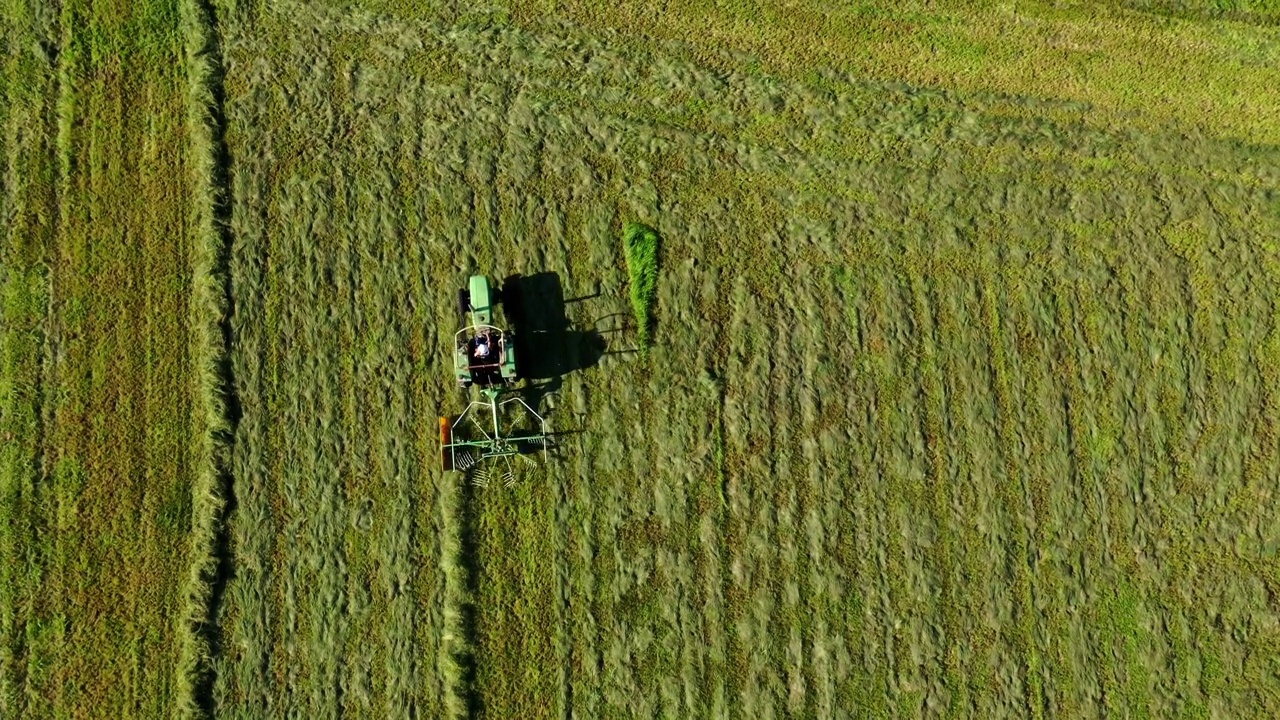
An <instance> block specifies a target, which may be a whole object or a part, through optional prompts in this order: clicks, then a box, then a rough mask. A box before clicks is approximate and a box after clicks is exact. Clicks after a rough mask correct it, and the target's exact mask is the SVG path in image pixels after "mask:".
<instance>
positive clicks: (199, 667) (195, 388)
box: [175, 0, 232, 718]
mask: <svg viewBox="0 0 1280 720" xmlns="http://www.w3.org/2000/svg"><path fill="white" fill-rule="evenodd" d="M178 11H179V22H180V27H181V32H182V38H183V45H184V58H183V59H184V67H185V69H186V79H187V98H186V101H187V138H188V144H189V156H188V157H189V164H188V170H189V173H190V187H191V198H190V213H191V215H190V220H189V222H190V232H191V234H192V241H191V246H190V253H191V255H190V257H191V300H190V305H189V308H188V312H189V313H190V320H189V321H188V326H187V327H188V332H189V333H190V335H189V342H190V343H191V351H190V352H191V358H192V371H191V372H192V376H193V377H192V392H193V393H194V397H193V401H192V413H193V422H192V425H191V428H192V437H191V448H192V449H191V456H192V463H193V465H194V471H193V473H192V477H191V529H190V549H189V556H188V562H189V566H188V571H187V577H186V580H185V584H184V588H183V605H182V611H181V612H180V613H179V614H178V617H177V618H176V620H177V623H178V627H177V632H178V637H179V643H180V651H179V656H178V664H177V667H176V678H175V682H176V684H177V687H178V691H177V698H178V699H177V702H178V714H179V715H181V716H182V717H188V718H190V717H199V716H204V715H207V714H209V713H208V711H209V710H210V709H211V707H212V698H211V696H210V693H211V685H210V682H211V678H210V674H211V673H212V671H213V667H212V658H211V656H210V653H211V647H210V636H211V633H212V632H213V627H212V625H213V623H214V622H216V618H215V617H214V612H215V608H213V607H211V603H212V602H213V600H214V590H215V583H217V582H218V573H219V565H220V563H221V562H222V557H221V556H220V552H219V546H220V544H221V543H220V537H221V536H222V534H223V533H224V532H225V528H224V527H222V523H223V515H224V513H223V510H224V507H225V506H226V502H227V489H226V488H227V485H228V484H229V482H230V475H229V473H230V467H229V463H230V442H231V433H232V427H231V419H230V416H229V403H228V397H227V396H228V393H229V392H231V391H232V388H231V387H230V378H229V376H228V375H227V369H228V364H227V353H228V347H227V341H228V340H229V336H228V335H227V334H225V332H224V322H225V321H226V319H227V306H228V298H227V288H228V287H229V285H228V278H227V275H226V273H227V252H228V250H229V248H228V242H229V236H228V234H227V232H228V229H227V228H226V226H225V225H224V223H223V221H222V218H221V217H220V213H221V209H222V208H223V207H224V205H225V190H224V184H225V180H226V178H225V168H224V167H223V165H222V148H221V146H220V143H221V138H222V130H221V128H220V126H219V123H220V121H221V114H222V110H221V107H220V106H219V102H220V97H219V95H220V90H219V89H218V88H217V84H218V83H220V82H221V73H222V68H221V67H220V61H219V50H218V46H217V42H218V40H217V38H216V37H215V36H214V34H213V30H212V26H211V24H212V20H213V18H212V17H211V13H212V12H213V11H212V9H211V8H209V7H207V6H205V5H204V4H203V3H202V2H201V0H180V1H179V4H178Z"/></svg>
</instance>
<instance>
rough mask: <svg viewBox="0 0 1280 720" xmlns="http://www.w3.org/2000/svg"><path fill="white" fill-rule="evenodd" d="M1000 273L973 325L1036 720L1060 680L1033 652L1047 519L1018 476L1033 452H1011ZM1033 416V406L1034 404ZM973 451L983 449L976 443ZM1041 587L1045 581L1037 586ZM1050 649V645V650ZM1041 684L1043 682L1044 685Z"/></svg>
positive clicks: (1013, 373)
mask: <svg viewBox="0 0 1280 720" xmlns="http://www.w3.org/2000/svg"><path fill="white" fill-rule="evenodd" d="M1002 271H1003V268H1001V269H1000V270H995V271H994V272H995V273H997V274H995V275H994V276H993V274H992V273H993V271H992V270H990V269H989V270H987V271H986V273H984V275H983V277H982V288H981V290H980V302H981V308H980V317H979V318H974V320H975V321H978V320H980V321H981V325H982V326H983V327H984V329H985V336H986V345H987V347H986V352H987V353H988V357H989V358H990V371H989V373H988V374H987V378H988V382H989V386H988V387H989V388H990V390H991V392H992V395H993V396H994V401H995V402H994V406H995V407H994V410H995V412H994V424H995V428H994V432H995V436H996V438H998V443H988V444H987V445H986V446H987V447H993V446H994V447H998V448H1000V450H998V451H997V453H996V455H997V456H998V461H997V462H998V463H999V465H1000V467H999V469H998V470H996V472H998V473H999V474H1000V475H1001V476H1002V477H1001V478H1000V482H999V483H998V489H997V490H996V495H997V497H998V499H999V502H1000V504H1001V505H1002V506H1003V509H1004V513H1005V514H1006V515H1007V518H1008V520H1007V522H1008V523H1009V525H1010V527H1008V529H1007V532H1008V533H1009V535H1011V536H1012V537H1011V542H1010V544H1011V546H1012V547H1011V548H1010V550H1009V555H1010V558H1009V572H1010V573H1011V577H1010V578H1009V582H1010V584H1011V585H1012V591H1013V598H1012V603H1013V605H1014V607H1013V614H1014V622H1015V624H1016V625H1017V628H1018V637H1017V639H1016V640H1015V641H1014V643H1012V644H1013V646H1014V648H1015V652H1017V653H1018V655H1019V656H1020V658H1021V659H1020V661H1019V662H1020V664H1021V665H1022V671H1023V674H1024V680H1023V682H1024V683H1025V685H1026V688H1027V696H1026V698H1025V702H1026V705H1027V709H1028V710H1029V711H1030V712H1031V714H1032V715H1033V716H1036V717H1042V716H1043V714H1044V711H1045V707H1046V705H1047V698H1046V688H1052V687H1053V686H1055V685H1058V682H1057V681H1058V680H1061V675H1060V674H1056V675H1055V672H1054V670H1053V669H1052V665H1051V667H1050V669H1048V670H1046V669H1045V668H1044V665H1045V662H1044V658H1043V656H1042V654H1041V652H1040V650H1039V648H1038V647H1037V642H1036V632H1035V628H1036V627H1037V626H1039V625H1041V622H1042V620H1043V617H1042V616H1041V615H1040V613H1039V612H1037V603H1036V599H1035V598H1036V582H1033V578H1036V579H1040V578H1043V577H1044V576H1045V575H1048V574H1050V573H1042V572H1034V573H1033V572H1032V571H1033V570H1035V569H1037V568H1036V566H1037V565H1038V563H1037V562H1035V561H1034V560H1033V557H1034V556H1033V553H1035V555H1042V554H1043V553H1044V552H1045V550H1046V549H1047V546H1046V540H1047V538H1045V537H1043V535H1042V536H1041V537H1039V538H1033V535H1034V534H1036V533H1037V532H1038V529H1039V528H1042V527H1044V526H1045V524H1046V523H1047V520H1048V518H1046V517H1044V516H1042V515H1041V514H1038V513H1037V508H1036V507H1035V502H1034V501H1033V500H1032V499H1031V498H1030V492H1031V490H1030V488H1029V487H1028V485H1029V480H1028V478H1027V477H1026V475H1027V474H1029V473H1032V472H1035V470H1030V469H1028V470H1020V467H1022V468H1026V467H1027V464H1028V462H1029V461H1030V462H1035V460H1036V459H1038V458H1037V454H1036V453H1035V452H1034V451H1032V454H1031V456H1030V457H1027V456H1020V455H1018V454H1015V452H1016V451H1015V448H1017V447H1019V445H1021V443H1020V438H1019V437H1018V435H1017V433H1018V427H1017V425H1018V418H1019V416H1021V415H1022V414H1023V413H1020V412H1018V410H1017V409H1018V408H1025V407H1027V406H1028V403H1026V402H1023V403H1017V402H1016V400H1015V390H1014V382H1015V381H1016V380H1017V379H1023V380H1024V381H1025V376H1023V377H1022V378H1019V375H1018V370H1017V369H1011V367H1010V365H1011V363H1010V361H1009V352H1008V349H1007V346H1006V343H1005V341H1004V336H1005V334H1006V333H1005V331H1004V328H1003V322H1004V317H1003V316H1002V312H1001V303H1000V290H999V285H998V284H999V283H1001V282H1002V280H1003V278H1004V276H1003V273H1002ZM1031 371H1032V372H1034V369H1031ZM1036 411H1039V405H1038V403H1036ZM977 446H978V447H982V446H983V445H982V443H978V445H977ZM1028 525H1030V527H1028ZM1032 528H1035V529H1036V530H1033V529H1032ZM1050 572H1051V571H1050ZM1041 582H1045V581H1044V580H1041ZM1054 604H1056V603H1054ZM1052 645H1053V644H1052V643H1050V647H1052ZM1059 660H1060V658H1059ZM1046 679H1049V681H1048V682H1046ZM1059 687H1061V686H1060V685H1059Z"/></svg>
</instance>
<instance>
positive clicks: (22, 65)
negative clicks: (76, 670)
mask: <svg viewBox="0 0 1280 720" xmlns="http://www.w3.org/2000/svg"><path fill="white" fill-rule="evenodd" d="M24 10H26V9H25V8H24ZM32 20H33V18H32V17H31V16H30V15H29V14H28V13H27V12H15V13H14V14H12V15H6V16H5V18H4V19H3V20H0V33H2V34H3V41H2V49H3V51H4V52H3V55H2V56H0V75H2V76H3V78H4V82H3V84H2V91H3V95H2V96H0V98H2V99H3V100H2V102H0V104H2V105H3V106H4V107H3V110H0V148H3V154H2V155H0V168H2V175H0V715H4V716H6V717H23V716H25V715H26V713H27V709H28V708H29V707H30V705H31V703H32V701H33V698H32V696H31V692H30V690H29V685H28V679H29V678H31V677H32V676H35V677H37V678H39V677H40V676H41V675H43V674H44V673H45V672H47V670H46V668H47V667H48V663H49V656H48V654H47V653H46V652H43V650H44V648H43V647H42V643H41V640H42V638H43V636H44V634H45V631H44V628H43V626H42V625H40V624H38V623H37V622H35V621H34V618H33V617H32V611H33V608H34V606H35V603H36V602H37V599H38V596H39V593H40V585H41V582H42V579H43V574H44V572H45V568H46V567H47V547H48V545H47V540H46V541H43V542H42V541H41V540H40V538H42V537H47V535H46V530H47V524H46V520H45V517H44V515H43V513H42V508H41V502H42V500H41V498H40V496H39V490H40V488H39V484H40V477H41V474H42V469H41V465H42V430H41V425H42V409H43V401H42V393H43V385H42V376H41V374H42V368H41V359H42V357H43V352H44V345H45V333H44V323H45V317H46V314H47V306H48V289H47V265H46V258H47V254H48V252H49V248H50V247H51V246H52V244H53V243H52V239H53V233H54V230H55V228H54V225H53V223H52V222H51V220H52V219H53V218H54V217H56V213H57V209H56V197H55V186H56V184H57V176H56V170H55V168H56V164H55V158H56V155H55V149H54V145H53V142H52V137H51V134H50V133H49V132H48V128H49V127H50V125H51V123H52V119H53V109H54V103H55V102H56V97H57V90H56V88H57V85H56V82H55V77H56V69H55V68H54V66H53V64H52V63H51V62H50V61H49V59H48V58H44V57H38V56H36V55H35V54H34V53H24V52H23V49H24V48H28V47H30V46H31V45H33V44H35V43H34V41H35V40H36V39H37V38H39V37H42V36H43V32H44V31H45V30H47V28H44V27H41V26H40V25H38V24H37V23H34V22H32Z"/></svg>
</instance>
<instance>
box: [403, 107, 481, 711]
mask: <svg viewBox="0 0 1280 720" xmlns="http://www.w3.org/2000/svg"><path fill="white" fill-rule="evenodd" d="M431 97H432V95H431V91H430V89H429V88H417V89H415V90H414V91H413V92H407V93H403V94H402V95H401V96H400V100H401V106H400V126H401V127H402V128H405V127H412V128H413V129H412V130H411V131H407V132H402V133H401V134H400V137H401V139H402V147H401V150H400V159H399V168H398V175H399V177H400V178H401V182H400V185H399V190H400V192H401V194H402V196H403V199H402V202H403V205H404V217H405V221H404V222H405V224H404V233H405V243H406V252H405V255H406V257H407V259H408V262H407V263H406V265H407V267H406V284H407V298H406V301H407V302H409V304H410V306H411V308H412V311H411V313H410V319H411V320H412V322H411V323H410V325H409V327H408V329H407V331H406V335H407V339H406V342H407V346H408V351H409V362H410V367H411V368H412V371H413V375H412V376H411V377H410V378H409V379H408V380H407V384H408V387H410V388H411V394H410V396H409V398H408V401H407V402H408V404H409V406H410V408H411V409H412V415H413V418H414V421H415V422H414V429H413V432H412V437H413V439H414V446H413V448H412V449H411V451H410V452H411V457H412V458H414V460H415V461H416V463H417V467H418V472H417V473H407V477H406V478H404V480H403V481H402V482H412V483H413V484H414V487H412V488H410V489H409V497H410V501H409V505H410V507H409V513H410V515H409V520H408V522H410V523H411V524H412V529H413V532H412V536H411V537H410V538H409V543H410V544H409V547H408V548H407V552H408V560H409V562H410V564H411V568H410V570H411V572H410V574H409V577H410V581H411V586H412V588H413V592H412V593H410V594H409V595H410V596H409V598H408V599H407V600H406V603H405V604H406V605H408V607H407V608H404V609H400V610H397V611H396V612H397V613H399V612H407V613H413V616H414V618H415V620H414V624H413V632H412V634H411V635H409V637H407V638H390V637H388V638H384V644H386V645H387V646H388V647H390V648H395V647H396V646H397V644H399V643H404V644H406V645H408V646H409V647H410V648H411V649H412V652H414V653H415V654H416V656H417V657H416V659H415V667H414V672H412V674H411V675H410V677H409V678H408V682H409V685H408V686H407V687H401V686H399V685H398V683H397V682H395V681H393V680H390V679H389V680H388V692H387V698H386V701H387V703H388V705H390V704H391V703H393V702H394V703H396V708H395V709H404V710H406V711H408V712H411V713H412V712H416V713H418V714H419V715H420V716H424V717H442V716H445V712H446V711H445V707H446V697H450V698H458V699H457V700H456V701H455V702H456V706H457V707H456V709H457V713H458V714H460V713H461V712H462V705H463V704H464V703H463V702H462V699H461V698H462V697H466V696H458V695H456V694H455V692H454V690H455V689H454V688H453V687H449V688H448V689H447V690H446V687H445V684H444V682H443V678H445V677H453V678H457V677H458V671H457V669H456V668H457V665H456V663H457V661H456V660H451V658H452V653H453V652H455V651H457V650H458V649H462V650H464V651H465V649H466V648H467V645H466V643H467V642H468V637H467V635H466V634H465V633H464V632H463V630H462V627H461V619H462V611H463V609H464V608H463V607H462V605H461V603H460V602H459V603H458V604H457V605H451V604H450V601H451V600H452V599H454V597H455V596H453V595H450V591H451V590H452V589H453V588H455V587H456V588H457V589H458V590H459V592H460V591H461V590H462V587H461V586H462V585H464V583H463V581H462V578H461V577H460V576H461V575H462V574H463V573H464V572H465V568H466V567H467V566H466V565H465V563H464V562H463V560H464V558H462V557H459V556H458V555H457V554H456V553H458V552H460V547H459V542H458V538H456V537H453V533H455V532H457V530H458V526H459V524H460V522H461V518H460V517H459V514H458V513H459V511H460V508H458V507H457V505H458V503H457V498H456V495H457V493H456V490H455V489H456V487H457V480H456V478H455V477H453V476H451V475H450V474H448V473H445V472H443V471H442V470H441V469H440V455H439V453H440V450H439V442H440V440H439V435H438V434H437V432H436V424H435V422H434V419H435V417H436V416H438V415H443V414H447V413H449V412H451V411H452V409H451V408H447V407H446V406H445V404H444V403H443V398H442V396H441V387H442V384H441V382H440V378H439V374H438V373H436V372H433V371H432V370H433V369H434V368H435V367H436V366H435V362H436V358H438V357H439V355H440V352H441V347H442V345H444V346H447V343H448V339H447V338H448V337H449V336H447V335H446V333H447V331H446V330H444V328H446V327H447V325H444V324H443V323H439V322H438V321H437V318H440V317H443V316H444V315H445V314H446V313H450V314H451V312H452V308H451V305H450V304H449V302H448V301H449V299H450V297H449V292H448V288H451V287H452V286H451V285H448V286H445V289H444V290H443V291H441V290H438V289H437V288H436V285H435V278H434V277H433V275H432V268H433V267H434V265H435V263H434V258H433V257H432V254H431V249H432V248H433V247H434V246H435V244H436V242H437V239H438V238H439V236H440V234H442V232H443V229H442V228H441V227H440V226H439V223H438V222H437V220H436V217H435V216H434V214H433V212H432V202H433V194H434V191H433V189H432V188H433V186H434V185H436V184H437V182H438V180H437V178H438V177H439V174H438V170H437V168H436V167H435V166H434V165H433V164H432V163H431V162H430V161H429V158H431V157H432V155H431V153H434V152H435V151H436V150H437V148H438V147H439V146H438V144H437V141H439V140H440V139H441V131H440V128H439V125H438V123H437V122H436V121H435V120H434V119H433V118H431V117H430V116H429V115H427V109H426V108H427V107H429V106H428V102H429V98H431ZM424 116H425V117H424ZM433 326H438V327H440V328H441V330H439V331H436V332H433V330H432V327H433ZM445 518H451V519H452V520H453V521H454V522H453V524H452V525H447V524H446V522H445ZM446 547H449V548H451V549H452V550H453V552H454V554H452V555H446V553H445V548H446ZM383 628H384V631H385V632H387V633H397V634H400V631H399V630H398V629H397V628H396V627H394V626H393V624H392V623H387V624H385V625H384V626H383ZM393 652H394V650H392V651H390V652H389V653H388V658H390V657H392V654H393ZM446 665H448V666H449V669H450V671H451V672H452V675H448V674H447V673H446V672H445V669H446ZM392 710H393V708H390V707H389V708H388V712H392Z"/></svg>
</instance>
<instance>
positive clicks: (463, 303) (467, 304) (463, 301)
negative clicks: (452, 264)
mask: <svg viewBox="0 0 1280 720" xmlns="http://www.w3.org/2000/svg"><path fill="white" fill-rule="evenodd" d="M470 310H471V301H470V299H468V298H467V289H466V288H463V289H461V290H459V291H458V315H460V316H461V317H462V320H463V321H464V324H465V321H466V319H467V312H468V311H470Z"/></svg>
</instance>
